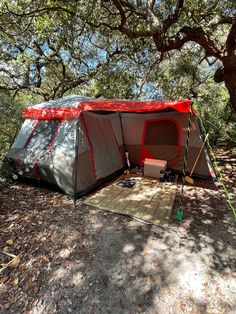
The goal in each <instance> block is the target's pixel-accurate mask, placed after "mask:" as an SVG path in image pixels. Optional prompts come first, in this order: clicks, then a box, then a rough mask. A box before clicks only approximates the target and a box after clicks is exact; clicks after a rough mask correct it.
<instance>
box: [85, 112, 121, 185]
mask: <svg viewBox="0 0 236 314" xmlns="http://www.w3.org/2000/svg"><path fill="white" fill-rule="evenodd" d="M81 118H82V120H83V124H84V127H85V129H86V131H87V137H88V140H89V142H90V146H91V153H92V158H93V167H94V175H95V176H96V178H97V179H102V178H104V177H106V176H108V175H110V174H112V173H113V172H116V171H117V170H119V169H121V168H122V167H123V159H122V155H121V151H120V146H119V143H118V141H120V134H119V128H118V122H119V115H118V114H117V113H115V114H106V115H102V114H96V113H92V112H84V113H83V114H82V117H81ZM111 121H113V122H111ZM113 125H115V126H116V128H115V131H114V129H113ZM115 132H116V134H117V135H116V134H115Z"/></svg>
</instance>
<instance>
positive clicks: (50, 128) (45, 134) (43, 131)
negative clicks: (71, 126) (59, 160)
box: [25, 120, 60, 150]
mask: <svg viewBox="0 0 236 314" xmlns="http://www.w3.org/2000/svg"><path fill="white" fill-rule="evenodd" d="M59 125H60V121H59V120H40V121H39V122H38V124H37V126H36V128H35V129H34V131H33V133H32V134H31V135H30V137H29V139H28V140H27V143H26V145H25V147H26V148H27V149H30V150H32V149H34V148H39V149H42V150H44V149H47V147H48V145H49V144H50V143H51V141H52V140H53V138H54V135H55V133H56V131H57V129H58V127H59Z"/></svg>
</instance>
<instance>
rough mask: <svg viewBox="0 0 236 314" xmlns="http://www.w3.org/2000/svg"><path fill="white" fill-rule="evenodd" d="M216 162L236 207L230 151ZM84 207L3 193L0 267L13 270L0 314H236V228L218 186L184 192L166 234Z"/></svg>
mask: <svg viewBox="0 0 236 314" xmlns="http://www.w3.org/2000/svg"><path fill="white" fill-rule="evenodd" d="M217 159H218V162H219V165H220V167H221V168H222V172H223V175H224V177H225V181H226V185H227V186H228V187H229V190H230V193H231V196H232V199H233V202H234V204H235V203H236V197H235V195H236V151H231V152H229V150H226V149H225V148H221V149H218V151H217ZM178 193H179V191H178ZM84 199H85V198H82V199H80V200H79V201H78V202H77V203H76V205H75V206H74V204H73V202H72V201H70V200H68V198H67V197H66V196H65V195H63V194H61V193H58V192H54V191H51V190H47V189H45V188H37V187H33V186H30V185H26V184H23V183H17V182H15V183H13V184H11V185H9V186H8V187H6V188H5V189H4V190H3V191H1V195H0V229H1V238H0V245H1V252H0V263H2V264H6V263H8V262H10V261H12V262H11V263H10V264H8V267H6V268H4V269H1V271H0V313H14V314H16V313H17V314H18V313H28V314H29V313H35V314H36V313H37V314H39V313H40V314H41V313H42V314H43V313H44V314H45V313H50V314H51V313H63V314H64V313H81V314H83V313H84V314H88V313H122V314H124V313H134V314H136V313H153V314H154V313H157V314H167V313H173V314H178V313H192V314H193V313H206V314H210V313H212V314H217V313H220V314H223V313H232V314H233V313H235V312H236V310H235V309H236V229H235V222H234V220H233V216H232V213H231V210H230V208H229V206H228V205H227V202H226V199H225V197H224V194H223V192H222V189H220V187H219V184H218V183H216V184H214V183H210V182H209V181H203V180H195V182H194V185H193V186H190V185H189V186H187V187H186V188H185V198H184V207H183V208H184V220H183V221H182V222H181V223H177V221H176V211H177V202H175V205H174V209H173V212H172V216H171V220H170V225H169V227H168V228H161V227H157V226H154V225H148V224H143V223H141V222H138V221H137V220H134V219H132V218H129V217H127V216H122V215H118V214H112V213H108V212H104V211H101V210H98V209H95V208H92V207H89V206H86V205H84V204H83V201H84ZM9 254H11V255H9ZM2 266H3V265H2ZM2 266H1V267H2Z"/></svg>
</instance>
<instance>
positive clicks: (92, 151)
mask: <svg viewBox="0 0 236 314" xmlns="http://www.w3.org/2000/svg"><path fill="white" fill-rule="evenodd" d="M191 105H192V102H191V101H190V100H178V101H175V100H166V101H129V100H101V99H92V98H88V97H81V96H77V95H73V96H69V97H64V98H62V99H59V100H53V101H49V102H45V103H42V104H39V105H35V106H32V107H28V108H26V109H25V110H24V111H23V117H24V118H25V121H24V123H23V125H22V127H21V130H20V132H19V134H18V136H17V137H16V139H15V142H14V143H13V145H12V147H11V149H10V151H9V153H8V154H7V156H6V159H5V169H8V171H10V172H11V173H18V175H19V174H20V175H21V176H23V177H28V178H31V179H37V180H42V181H47V182H49V183H51V184H55V185H57V186H58V187H60V189H61V190H63V191H64V192H65V193H67V194H68V195H69V196H70V197H73V198H77V197H79V196H81V195H83V194H85V193H86V192H88V191H90V190H91V189H93V188H94V187H96V186H98V185H99V184H100V183H101V182H102V181H103V180H104V179H106V178H108V177H109V176H111V175H113V174H116V173H117V172H119V171H122V169H124V162H125V160H124V151H125V150H127V151H128V152H129V155H130V161H131V163H132V164H133V165H142V164H143V162H144V159H145V158H154V159H162V160H167V162H168V167H170V168H172V169H174V170H176V171H182V169H183V158H184V153H185V145H186V140H187V131H188V120H189V115H190V108H191ZM202 143H203V139H202V137H201V133H200V130H199V127H198V123H197V113H196V111H194V110H193V119H192V125H191V132H190V142H189V151H188V164H187V172H190V171H191V169H192V167H193V164H194V162H195V160H196V156H197V155H198V153H199V151H200V148H201V146H202ZM194 175H198V176H202V177H205V178H212V179H215V172H214V170H213V166H212V163H211V160H210V158H209V155H208V152H207V150H206V149H204V150H203V153H202V154H201V157H200V159H199V161H198V163H197V166H196V168H195V170H194Z"/></svg>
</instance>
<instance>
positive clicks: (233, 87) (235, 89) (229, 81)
mask: <svg viewBox="0 0 236 314" xmlns="http://www.w3.org/2000/svg"><path fill="white" fill-rule="evenodd" d="M223 65H224V81H225V86H226V88H227V89H228V92H229V96H230V103H231V106H232V108H233V109H234V111H235V112H236V63H233V64H232V63H231V62H229V63H228V62H223Z"/></svg>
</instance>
